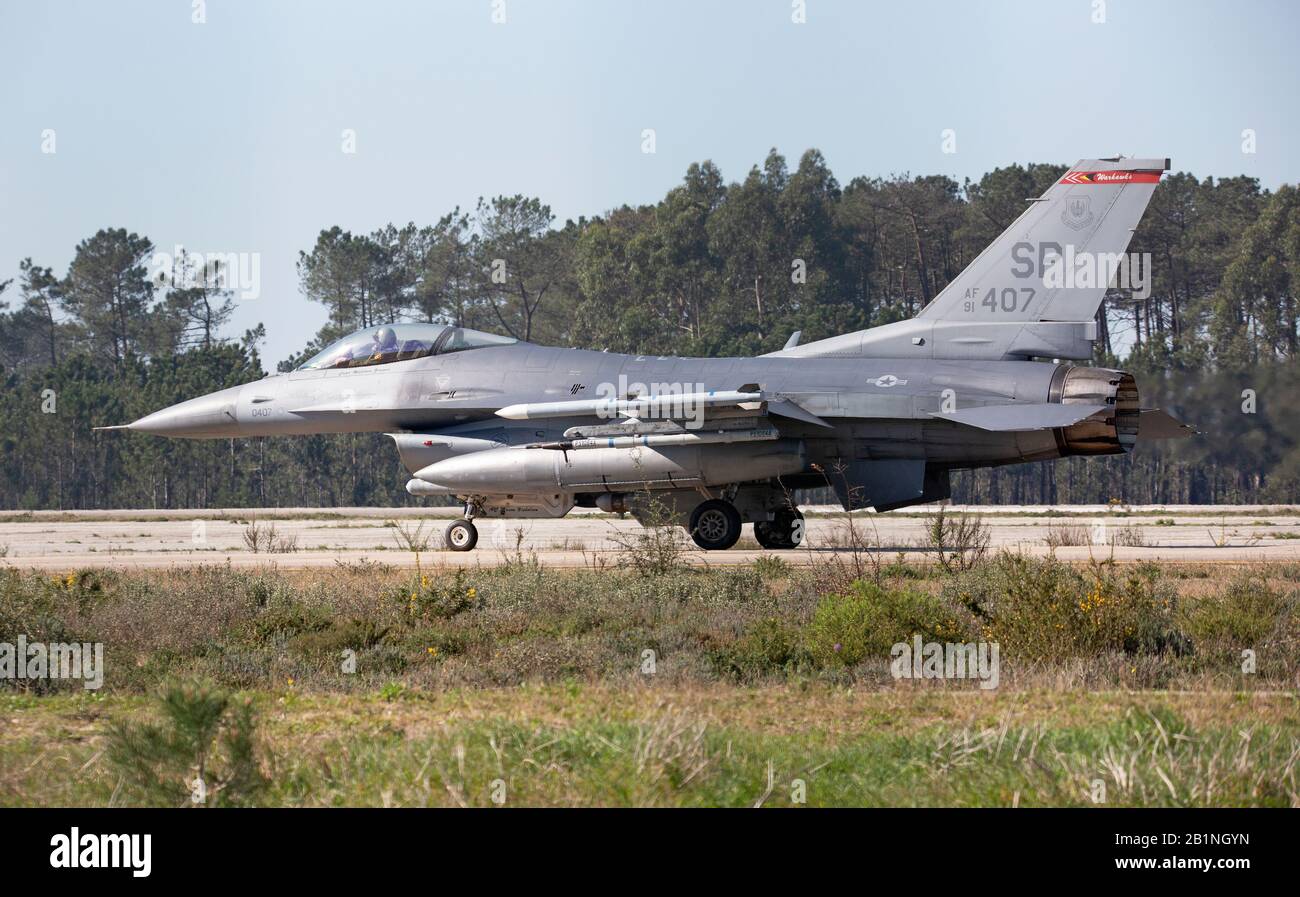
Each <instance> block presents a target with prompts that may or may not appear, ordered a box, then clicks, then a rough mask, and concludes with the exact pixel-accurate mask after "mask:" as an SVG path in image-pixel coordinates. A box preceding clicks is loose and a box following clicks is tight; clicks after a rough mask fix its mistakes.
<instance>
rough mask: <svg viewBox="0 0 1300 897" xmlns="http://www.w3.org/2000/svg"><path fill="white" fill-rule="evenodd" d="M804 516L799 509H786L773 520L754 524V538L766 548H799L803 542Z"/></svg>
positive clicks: (779, 512)
mask: <svg viewBox="0 0 1300 897" xmlns="http://www.w3.org/2000/svg"><path fill="white" fill-rule="evenodd" d="M803 532H804V521H803V514H802V513H801V512H800V511H799V509H798V508H784V509H782V510H780V511H777V512H776V517H774V518H773V519H772V520H770V521H768V520H759V521H758V522H756V523H755V524H754V538H755V539H756V540H757V541H758V544H759V545H762V546H763V547H764V548H773V549H784V548H798V547H799V543H800V542H802V541H803Z"/></svg>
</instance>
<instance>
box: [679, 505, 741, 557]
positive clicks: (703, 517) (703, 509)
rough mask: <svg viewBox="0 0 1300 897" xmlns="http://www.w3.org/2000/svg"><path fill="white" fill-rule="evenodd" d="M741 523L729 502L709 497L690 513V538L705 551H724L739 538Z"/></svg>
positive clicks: (737, 513) (738, 514)
mask: <svg viewBox="0 0 1300 897" xmlns="http://www.w3.org/2000/svg"><path fill="white" fill-rule="evenodd" d="M741 525H742V524H741V520H740V512H739V511H737V510H736V508H735V506H734V505H733V504H732V503H731V502H729V501H722V500H720V499H716V498H713V499H709V500H708V501H706V502H703V503H701V504H700V505H699V506H698V507H697V508H696V509H695V511H694V512H693V513H692V514H691V538H692V539H694V540H695V544H696V545H698V546H700V547H701V548H703V549H704V550H705V551H725V550H726V549H728V548H730V547H731V546H733V545H735V544H736V542H737V541H738V540H739V539H740V527H741Z"/></svg>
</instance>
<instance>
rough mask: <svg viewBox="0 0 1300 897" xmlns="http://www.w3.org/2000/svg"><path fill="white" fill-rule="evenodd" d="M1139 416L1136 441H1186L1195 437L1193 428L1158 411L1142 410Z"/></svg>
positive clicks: (1151, 409)
mask: <svg viewBox="0 0 1300 897" xmlns="http://www.w3.org/2000/svg"><path fill="white" fill-rule="evenodd" d="M1139 415H1140V416H1139V417H1138V439H1186V438H1187V437H1188V436H1196V435H1197V430H1196V428H1195V427H1192V426H1189V425H1187V424H1185V423H1183V422H1182V421H1180V420H1179V419H1178V418H1176V417H1174V416H1173V415H1171V414H1166V413H1165V412H1163V411H1160V410H1158V409H1155V408H1144V409H1142V411H1141V412H1139Z"/></svg>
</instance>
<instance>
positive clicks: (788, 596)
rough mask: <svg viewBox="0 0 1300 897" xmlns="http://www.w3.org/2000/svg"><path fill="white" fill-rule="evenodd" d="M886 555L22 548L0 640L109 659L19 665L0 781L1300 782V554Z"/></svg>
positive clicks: (820, 793)
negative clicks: (497, 555)
mask: <svg viewBox="0 0 1300 897" xmlns="http://www.w3.org/2000/svg"><path fill="white" fill-rule="evenodd" d="M863 569H865V570H867V571H868V573H867V576H866V578H854V577H858V576H862V574H861V573H860V572H858V573H855V572H854V570H855V568H853V567H852V566H850V565H839V566H834V567H832V566H823V567H819V568H808V567H802V566H795V565H789V564H785V563H781V562H777V561H775V560H773V559H772V558H764V559H762V560H761V561H760V562H758V563H756V564H754V565H752V566H750V567H734V568H713V569H708V568H683V569H670V570H669V571H668V572H663V573H658V574H656V575H644V574H643V571H638V570H636V569H635V568H634V567H633V566H632V565H628V566H627V567H626V568H625V567H616V568H611V569H603V570H595V569H591V570H574V569H569V570H556V569H550V568H546V567H543V566H541V565H539V564H537V563H535V562H534V560H533V559H531V558H530V557H527V556H525V555H522V554H521V555H520V557H519V558H518V559H517V561H515V562H511V563H509V564H506V565H505V566H502V567H494V568H479V567H473V566H470V567H463V568H462V567H454V566H433V567H430V566H427V565H426V566H425V568H424V569H423V572H422V573H412V572H411V571H409V570H401V569H396V568H394V567H392V566H390V565H387V564H384V563H381V562H375V561H371V562H367V563H357V564H339V565H337V566H336V568H335V569H333V570H330V571H277V570H276V569H274V567H268V568H265V569H261V570H248V571H244V570H238V569H231V568H229V567H227V566H209V567H199V568H185V569H176V570H167V571H136V572H122V571H108V570H102V569H87V570H80V571H73V572H71V573H67V574H64V575H60V576H49V575H46V574H39V573H23V572H18V571H14V570H5V571H0V641H12V640H13V637H14V636H15V635H16V634H17V633H23V634H25V635H26V636H27V638H28V640H29V641H79V642H82V641H90V642H102V643H103V644H104V648H105V659H106V664H105V666H106V669H105V679H104V682H105V685H104V688H103V689H102V690H101V691H98V692H89V691H86V690H84V689H81V688H80V685H79V683H75V682H71V683H69V682H63V683H51V682H48V681H34V682H15V681H12V680H0V719H2V720H4V722H5V725H4V726H0V804H5V805H30V804H40V805H49V804H74V805H96V806H98V805H110V804H113V805H118V804H164V805H168V804H179V803H187V802H189V799H190V798H189V794H190V791H191V789H190V788H189V787H188V779H189V777H190V775H191V774H192V770H193V769H194V768H206V769H208V770H210V771H211V773H210V776H211V777H212V779H213V781H212V783H211V784H212V786H213V788H212V791H211V795H212V796H211V797H210V798H209V799H208V800H209V801H210V802H211V803H221V802H226V803H255V804H274V805H288V806H301V805H310V806H317V805H326V806H328V805H343V804H366V805H384V804H389V805H403V806H417V805H425V804H436V805H459V804H466V805H478V804H491V803H494V800H493V798H494V797H501V795H502V794H504V803H505V804H506V805H511V806H515V805H531V804H545V805H727V806H741V805H753V804H755V803H757V802H760V801H761V802H762V803H764V804H765V805H776V806H779V805H789V804H791V803H797V802H798V801H797V797H798V796H799V795H800V789H801V788H802V789H805V790H806V800H807V803H808V804H809V805H861V804H881V805H913V804H916V805H995V806H1003V805H1012V804H1018V805H1021V806H1029V805H1044V804H1050V805H1062V804H1065V805H1072V804H1091V803H1092V800H1091V795H1092V793H1093V785H1094V784H1095V783H1096V782H1098V781H1100V782H1101V783H1102V785H1103V786H1104V789H1105V791H1106V793H1107V798H1106V803H1107V804H1108V805H1129V804H1133V805H1158V806H1166V805H1169V806H1173V805H1178V806H1182V805H1188V806H1206V805H1237V804H1250V805H1291V804H1295V803H1300V797H1297V795H1298V794H1300V788H1298V787H1297V783H1296V781H1295V764H1296V762H1297V757H1300V699H1298V697H1297V692H1296V680H1295V675H1296V669H1295V664H1296V661H1297V658H1300V612H1298V611H1300V592H1298V591H1297V586H1296V583H1297V582H1300V570H1297V568H1296V567H1295V566H1294V565H1281V564H1279V565H1266V564H1256V565H1249V566H1242V567H1229V566H1225V565H1213V564H1206V565H1178V566H1172V567H1167V568H1166V567H1160V566H1157V565H1152V564H1115V563H1095V564H1090V565H1071V564H1066V563H1063V562H1059V561H1056V560H1054V559H1052V558H1031V557H1021V556H1017V555H1009V554H999V555H996V556H992V557H990V558H988V559H986V560H984V561H982V562H979V563H977V564H975V565H973V566H972V567H970V569H967V570H959V569H956V568H953V569H950V570H945V569H944V568H943V567H942V566H940V565H937V564H909V563H907V562H906V561H905V560H903V559H901V558H900V559H897V560H894V559H893V557H892V556H889V555H886V556H883V557H882V558H881V559H880V563H878V564H875V565H868V566H866V567H864V568H863ZM913 634H920V635H922V636H923V637H924V638H925V639H935V640H939V641H953V642H964V641H969V640H992V641H996V642H997V643H998V644H999V645H1000V647H1001V675H1000V685H999V687H998V688H997V689H996V690H992V691H983V690H980V689H979V688H978V687H977V685H976V684H975V683H972V682H970V681H961V682H957V681H953V682H944V681H933V680H930V681H925V680H907V681H900V680H895V679H894V678H893V677H892V676H891V675H890V671H889V660H890V656H889V647H890V645H891V643H893V642H897V641H902V640H906V639H908V638H909V637H910V636H911V635H913ZM1247 657H1249V661H1250V664H1249V666H1250V668H1249V670H1247V669H1246V664H1245V659H1246V658H1247ZM177 683H186V684H181V685H178V684H177ZM194 683H198V684H197V685H196V684H194ZM159 695H163V696H164V698H163V700H159V699H158V696H159ZM186 695H191V696H192V697H186ZM193 702H198V703H194V704H193V706H191V704H192V703H193ZM213 708H222V709H221V711H220V713H218V712H217V710H216V709H213ZM245 713H246V714H247V716H244V715H242V714H245ZM223 714H225V715H223ZM191 730H192V731H194V732H200V733H203V734H202V735H201V736H200V735H190V736H184V737H182V735H183V733H184V732H186V731H191ZM181 746H183V749H182V747H181ZM206 775H207V774H205V776H206ZM796 779H798V780H801V781H802V783H803V785H802V786H801V785H799V784H798V783H796V782H795V780H796ZM229 782H233V783H236V784H233V785H224V786H223V785H222V783H229ZM239 783H243V785H240V784H239ZM223 787H224V790H222V788H223ZM502 789H504V791H502Z"/></svg>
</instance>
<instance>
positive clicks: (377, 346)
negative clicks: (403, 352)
mask: <svg viewBox="0 0 1300 897" xmlns="http://www.w3.org/2000/svg"><path fill="white" fill-rule="evenodd" d="M396 357H397V331H396V330H394V329H393V328H391V327H380V328H379V329H378V330H376V331H375V342H374V346H373V347H372V348H371V350H370V359H369V361H368V362H367V363H368V364H383V363H384V362H386V361H393V360H394V359H395V358H396Z"/></svg>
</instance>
